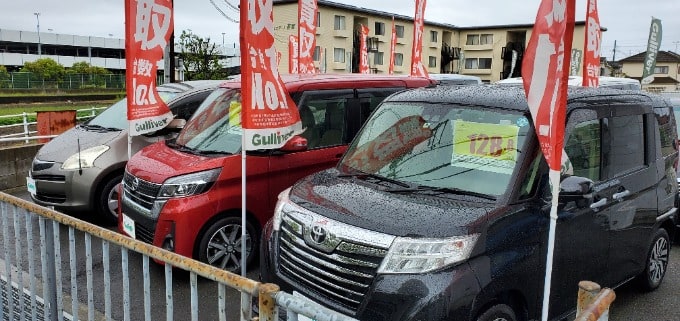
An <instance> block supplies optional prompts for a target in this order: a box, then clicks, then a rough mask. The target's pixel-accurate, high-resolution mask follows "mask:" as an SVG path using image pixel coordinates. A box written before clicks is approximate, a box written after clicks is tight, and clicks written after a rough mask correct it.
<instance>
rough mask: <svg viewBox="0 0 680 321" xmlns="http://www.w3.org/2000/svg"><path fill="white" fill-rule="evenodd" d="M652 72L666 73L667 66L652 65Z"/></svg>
mask: <svg viewBox="0 0 680 321" xmlns="http://www.w3.org/2000/svg"><path fill="white" fill-rule="evenodd" d="M654 73H655V74H667V73H668V66H656V67H654Z"/></svg>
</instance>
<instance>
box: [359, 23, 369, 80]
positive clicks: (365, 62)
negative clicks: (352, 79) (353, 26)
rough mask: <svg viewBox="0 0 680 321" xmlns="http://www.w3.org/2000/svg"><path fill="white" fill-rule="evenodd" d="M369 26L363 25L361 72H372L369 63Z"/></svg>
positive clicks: (360, 54)
mask: <svg viewBox="0 0 680 321" xmlns="http://www.w3.org/2000/svg"><path fill="white" fill-rule="evenodd" d="M368 31H369V30H368V27H366V26H364V25H361V38H360V41H359V73H360V74H370V73H371V67H370V66H369V65H368V44H367V39H368Z"/></svg>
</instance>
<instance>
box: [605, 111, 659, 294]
mask: <svg viewBox="0 0 680 321" xmlns="http://www.w3.org/2000/svg"><path fill="white" fill-rule="evenodd" d="M605 123H606V126H605V132H604V137H605V142H604V146H603V150H604V153H603V154H602V156H603V164H604V165H603V167H602V173H603V176H604V177H605V178H606V179H607V182H608V184H607V188H606V189H604V190H602V191H601V193H602V194H603V197H606V198H607V200H608V202H611V206H610V207H609V209H608V210H607V211H606V222H607V224H608V230H609V233H610V242H609V244H610V249H609V260H608V269H607V272H606V273H605V275H606V276H607V282H606V283H601V285H603V286H610V287H613V286H616V285H618V284H619V283H621V282H623V281H625V280H626V279H627V278H629V277H632V276H635V275H636V274H638V273H639V272H641V271H642V270H643V269H644V264H645V257H646V251H647V248H648V246H649V236H650V233H651V229H652V228H653V227H654V225H655V223H656V216H657V195H656V186H657V185H658V184H659V182H658V177H659V176H658V175H657V168H656V165H655V164H656V161H657V160H656V147H657V145H656V143H655V139H656V138H655V137H656V136H655V133H654V128H655V127H654V124H655V119H654V116H653V113H652V109H651V106H648V108H645V107H644V106H642V105H640V104H632V105H617V106H612V116H611V117H608V118H607V119H606V122H605ZM659 161H660V162H663V160H659Z"/></svg>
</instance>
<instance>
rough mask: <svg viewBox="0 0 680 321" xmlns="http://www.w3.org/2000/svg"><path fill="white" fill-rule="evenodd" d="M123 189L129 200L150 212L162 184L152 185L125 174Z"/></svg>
mask: <svg viewBox="0 0 680 321" xmlns="http://www.w3.org/2000/svg"><path fill="white" fill-rule="evenodd" d="M123 189H124V192H125V196H126V197H127V198H128V199H129V200H131V201H132V202H134V203H136V205H139V206H141V207H143V208H144V209H146V210H147V211H149V212H150V211H151V208H152V207H153V203H154V201H155V200H156V196H157V195H158V191H159V190H160V189H161V184H156V183H151V182H148V181H145V180H143V179H140V178H138V177H135V176H133V175H132V174H130V173H128V172H125V175H124V176H123Z"/></svg>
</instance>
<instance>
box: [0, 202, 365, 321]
mask: <svg viewBox="0 0 680 321" xmlns="http://www.w3.org/2000/svg"><path fill="white" fill-rule="evenodd" d="M10 213H11V214H10ZM0 225H1V229H0V233H2V238H1V241H2V246H1V247H0V249H4V250H3V251H0V257H1V259H2V263H4V269H2V268H0V274H3V275H4V276H3V277H2V279H4V280H5V282H0V287H2V288H0V291H1V292H3V293H0V296H1V297H3V298H9V300H6V301H5V300H0V320H18V319H22V320H23V319H24V318H25V319H31V320H53V321H57V320H58V321H62V320H63V319H64V316H65V315H66V318H68V317H69V316H71V315H72V316H73V319H76V320H77V319H81V320H91V321H92V320H114V319H116V320H121V319H122V320H124V321H128V320H131V316H132V315H135V317H134V319H135V320H139V319H142V315H143V316H144V317H143V320H146V321H150V320H152V319H163V318H164V319H166V320H174V319H178V320H193V321H197V320H220V321H226V320H228V315H227V311H228V308H229V306H228V304H227V301H226V299H225V298H226V296H227V294H228V293H227V290H228V289H227V288H231V289H234V290H236V291H238V293H240V303H239V302H238V301H236V302H235V303H234V302H232V306H231V307H232V308H233V309H230V310H229V311H234V313H233V315H231V318H230V319H229V320H234V319H238V320H241V321H246V320H248V321H250V320H261V321H278V320H279V309H281V308H285V309H286V316H287V317H288V320H298V317H299V316H306V317H309V318H313V319H314V320H317V321H356V320H355V319H353V318H350V317H347V316H344V315H342V314H339V313H336V312H334V311H332V310H329V309H327V308H324V307H322V306H320V305H318V304H316V303H314V302H311V301H308V300H306V299H304V298H300V297H297V296H293V295H291V294H287V293H285V292H281V291H279V288H278V286H276V285H274V284H268V283H259V282H256V281H254V280H251V279H248V278H245V277H242V276H239V275H236V274H233V273H230V272H227V271H225V270H220V269H218V268H215V267H213V266H210V265H207V264H204V263H202V262H199V261H195V260H192V259H189V258H186V257H183V256H180V255H177V254H175V253H172V252H169V251H166V250H164V249H162V248H158V247H155V246H152V245H150V244H147V243H143V242H140V241H137V240H134V239H132V238H129V237H127V236H124V235H122V234H119V233H116V232H113V231H110V230H108V229H104V228H101V227H99V226H96V225H93V224H90V223H87V222H84V221H81V220H78V219H75V218H73V217H70V216H67V215H64V214H62V213H59V212H56V211H54V210H51V209H48V208H45V207H41V206H38V205H36V204H33V203H31V202H27V201H24V200H22V199H19V198H16V197H14V196H11V195H8V194H4V193H1V192H0ZM35 225H38V231H36V229H35ZM12 231H13V233H12ZM66 233H67V234H68V237H67V240H66V239H65V238H63V237H62V234H66ZM94 242H100V243H101V252H95V251H93V248H94V247H93V243H94ZM112 245H113V246H116V247H118V248H119V249H120V265H119V267H120V269H121V270H120V277H117V275H116V274H115V273H114V272H113V270H114V265H112V264H111V261H112V260H115V259H116V256H115V253H116V252H117V251H116V250H114V249H112ZM83 247H84V250H83ZM66 249H68V250H66ZM140 255H141V256H142V257H141V260H142V263H141V265H142V269H141V271H140V273H141V274H142V275H141V276H140V275H131V274H130V265H131V264H132V262H138V260H139V256H140ZM66 258H67V259H66ZM150 259H151V260H154V261H155V262H159V263H161V264H164V280H159V279H158V278H160V276H159V275H158V274H159V273H153V271H154V269H150V265H149V260H150ZM65 260H68V262H63V261H65ZM2 266H3V265H0V267H2ZM95 267H96V271H95ZM180 269H181V270H185V271H188V272H189V285H188V286H189V288H190V305H189V306H188V307H185V306H180V307H179V308H178V309H175V308H176V307H177V306H179V305H177V306H176V305H175V301H174V294H173V291H179V290H176V289H177V288H179V286H180V285H181V284H180V283H183V282H181V280H182V278H181V277H177V278H176V277H173V271H177V270H180ZM155 270H156V272H159V271H158V270H157V269H155ZM95 272H97V273H95ZM100 272H101V277H97V276H98V275H99V274H100ZM178 274H179V273H178ZM199 276H200V277H202V278H203V279H205V280H203V279H201V280H200V281H201V282H200V283H201V284H202V286H203V285H205V286H206V287H208V286H209V287H210V288H213V287H214V286H216V287H217V294H215V295H209V294H208V295H203V297H201V301H200V302H201V303H200V305H199V293H198V292H199V291H198V289H199V288H198V284H199V279H198V277H199ZM69 277H70V278H69ZM152 280H153V282H152ZM177 280H180V281H178V282H177V284H175V283H174V282H175V281H177ZM206 283H207V284H206ZM118 284H120V285H121V286H122V290H123V291H122V295H115V296H114V295H112V289H113V288H114V285H118ZM151 284H154V286H153V287H152V286H151ZM140 287H141V288H140ZM95 289H96V291H95ZM213 289H214V288H213ZM40 294H42V297H41V296H40ZM95 296H97V297H96V298H95ZM206 296H207V297H208V298H206ZM254 298H258V301H257V305H258V311H259V316H258V317H253V313H252V308H251V307H252V304H253V299H254ZM69 299H70V300H69ZM152 299H153V300H152ZM162 300H165V309H162V305H161V304H159V302H158V301H162ZM69 301H70V302H69ZM215 301H216V302H215ZM83 302H84V303H83ZM211 303H212V304H214V305H215V306H216V310H217V311H212V313H211V312H209V311H207V308H208V307H209V306H210V305H211ZM136 304H140V305H143V306H141V307H139V306H137V305H136ZM114 307H117V308H114ZM121 307H122V309H121ZM133 309H135V311H136V312H135V313H134V314H133V313H132V311H133ZM102 311H103V313H102Z"/></svg>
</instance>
